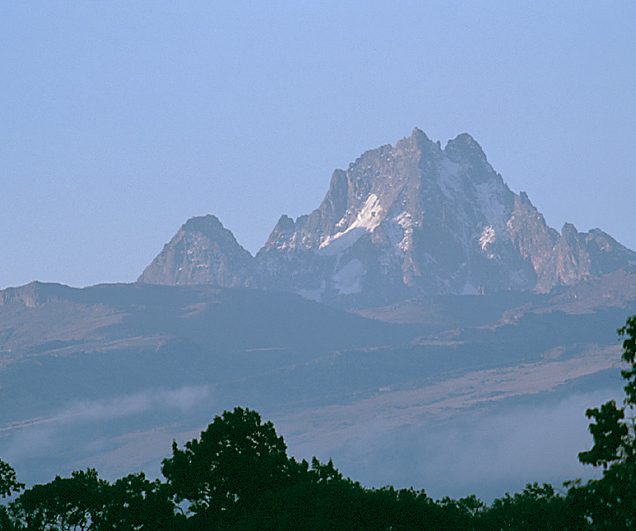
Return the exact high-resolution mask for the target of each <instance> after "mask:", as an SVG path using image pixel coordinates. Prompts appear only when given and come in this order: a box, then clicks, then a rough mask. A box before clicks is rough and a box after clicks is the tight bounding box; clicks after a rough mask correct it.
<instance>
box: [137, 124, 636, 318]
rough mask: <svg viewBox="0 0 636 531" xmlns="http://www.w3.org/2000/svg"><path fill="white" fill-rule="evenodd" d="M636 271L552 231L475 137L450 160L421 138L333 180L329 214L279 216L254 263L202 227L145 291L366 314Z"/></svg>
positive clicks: (230, 241) (604, 248)
mask: <svg viewBox="0 0 636 531" xmlns="http://www.w3.org/2000/svg"><path fill="white" fill-rule="evenodd" d="M203 220H206V221H203ZM195 222H196V223H195ZM190 224H196V225H197V227H198V226H199V225H203V226H204V227H203V228H198V229H197V230H194V229H193V228H190V229H189V228H188V226H189V225H190ZM633 262H636V253H634V252H633V251H630V250H629V249H627V248H625V247H623V246H622V245H620V244H619V243H618V242H616V241H615V240H613V239H612V238H611V237H610V236H608V235H607V234H605V233H604V232H602V231H600V230H597V229H595V230H592V231H590V232H589V233H579V232H577V230H576V229H575V228H574V227H573V226H572V225H569V224H566V225H565V226H564V227H563V230H562V232H561V234H559V233H558V232H557V231H556V230H554V229H552V228H550V227H549V226H548V225H547V224H546V222H545V220H544V218H543V216H542V215H541V214H540V212H539V211H538V210H537V209H536V208H535V207H534V205H532V203H531V202H530V200H529V199H528V196H527V195H526V194H525V193H523V192H521V193H520V194H519V195H517V194H515V193H513V192H512V191H511V190H510V189H509V188H508V186H507V185H506V184H505V183H504V181H503V179H502V177H501V176H500V175H499V174H498V173H497V172H496V171H495V170H494V169H493V168H492V167H491V166H490V164H489V163H488V160H487V158H486V155H485V154H484V152H483V151H482V149H481V147H480V146H479V144H478V143H477V142H476V141H475V140H474V139H473V138H472V137H471V136H470V135H468V134H461V135H459V136H458V137H457V138H455V139H453V140H451V141H449V142H448V143H447V145H446V146H445V147H444V148H442V147H441V145H440V143H439V142H433V141H431V140H430V139H429V138H428V137H427V136H426V134H424V133H423V132H422V131H421V130H419V129H415V130H414V131H413V133H412V134H411V135H410V136H409V137H407V138H404V139H402V140H400V141H399V142H397V144H395V145H394V146H391V145H386V146H382V147H380V148H377V149H374V150H371V151H368V152H366V153H364V154H363V155H362V156H361V157H360V158H358V159H357V160H356V161H355V162H353V163H352V164H350V165H349V168H348V169H347V170H336V171H335V172H334V173H333V176H332V178H331V184H330V186H329V191H328V192H327V195H326V196H325V198H324V200H323V201H322V203H321V205H320V206H319V207H318V208H317V209H316V210H314V211H313V212H312V213H310V214H309V215H305V216H301V217H299V218H298V219H296V220H293V219H291V218H289V217H287V216H282V217H281V218H280V220H279V221H278V223H277V224H276V226H275V228H274V230H273V231H272V233H271V235H270V237H269V238H268V240H267V242H266V243H265V245H264V246H263V248H262V249H261V250H260V251H259V252H258V253H257V255H256V257H255V258H252V257H251V256H250V255H249V253H247V251H245V250H244V249H242V248H241V247H240V246H239V245H238V244H237V243H236V240H234V238H233V236H232V235H231V233H229V231H227V230H225V229H223V227H222V226H221V224H220V223H219V222H218V220H216V218H214V217H212V216H208V217H206V218H195V219H193V220H190V221H189V222H188V223H186V225H184V227H182V229H181V230H180V231H179V233H177V235H176V236H175V237H174V238H173V239H172V240H171V242H170V243H169V244H168V245H167V246H166V247H165V248H164V250H163V252H162V253H161V254H160V255H159V256H158V257H157V258H156V259H155V261H154V262H153V263H152V264H151V265H150V266H149V267H148V269H146V271H145V272H144V274H143V275H142V276H141V277H140V281H143V282H161V283H168V284H170V283H172V284H187V283H190V284H191V283H213V284H218V285H221V286H236V285H243V286H253V285H256V286H258V287H261V288H265V289H277V290H285V291H293V292H296V293H299V294H301V295H303V296H305V297H307V298H312V299H315V300H320V301H323V302H330V303H342V304H346V305H349V306H361V305H368V304H383V303H389V302H392V301H396V300H401V299H405V298H410V297H414V296H419V295H426V294H444V293H451V294H478V293H488V292H495V291H501V290H513V291H517V290H519V291H527V290H532V291H536V292H541V293H545V292H549V291H551V290H553V289H554V288H555V287H557V286H561V285H571V284H575V283H577V282H580V281H582V280H585V279H587V278H590V277H592V276H598V275H602V274H605V273H609V272H612V271H615V270H617V269H620V268H623V267H627V266H630V263H633Z"/></svg>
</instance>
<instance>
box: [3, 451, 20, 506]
mask: <svg viewBox="0 0 636 531" xmlns="http://www.w3.org/2000/svg"><path fill="white" fill-rule="evenodd" d="M23 488H24V483H19V482H18V480H17V477H16V475H15V470H13V467H11V465H10V464H9V463H6V462H5V461H3V460H2V459H0V498H6V497H8V496H11V495H12V494H15V493H18V492H20V491H21V490H22V489H23Z"/></svg>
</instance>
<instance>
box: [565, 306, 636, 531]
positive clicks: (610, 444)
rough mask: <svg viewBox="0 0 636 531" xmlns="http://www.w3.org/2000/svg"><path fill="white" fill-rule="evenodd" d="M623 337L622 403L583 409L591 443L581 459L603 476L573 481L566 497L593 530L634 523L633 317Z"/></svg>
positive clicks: (635, 375)
mask: <svg viewBox="0 0 636 531" xmlns="http://www.w3.org/2000/svg"><path fill="white" fill-rule="evenodd" d="M618 334H619V336H620V337H622V338H623V355H622V360H623V361H624V362H625V363H626V364H627V368H625V369H623V370H622V371H621V374H622V376H623V379H624V380H625V382H626V383H625V386H624V390H625V398H624V400H623V405H622V406H618V405H617V404H616V402H615V401H613V400H612V401H609V402H606V403H605V404H603V405H602V406H601V407H600V408H592V409H588V410H587V411H586V415H587V417H588V418H590V419H592V422H591V423H590V428H589V429H590V433H591V434H592V437H593V440H594V444H593V446H592V448H591V449H590V450H588V451H586V452H581V453H580V454H579V460H580V461H581V462H582V463H585V464H590V465H593V466H602V467H603V477H602V478H601V479H600V480H593V481H590V482H588V483H587V484H586V485H584V486H580V485H575V486H573V488H572V489H571V491H570V493H569V496H570V497H571V498H572V499H573V500H574V501H575V503H577V505H578V506H579V507H581V508H582V510H583V512H584V513H585V514H586V516H587V517H588V518H589V519H590V520H591V521H592V523H593V527H594V529H612V530H617V529H634V528H635V527H636V430H635V426H636V421H635V415H634V410H635V408H636V316H633V317H630V318H628V319H627V322H626V324H625V326H623V327H622V328H619V329H618Z"/></svg>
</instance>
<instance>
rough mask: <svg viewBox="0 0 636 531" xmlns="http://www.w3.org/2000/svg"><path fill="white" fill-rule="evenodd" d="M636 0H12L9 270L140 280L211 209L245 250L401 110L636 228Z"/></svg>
mask: <svg viewBox="0 0 636 531" xmlns="http://www.w3.org/2000/svg"><path fill="white" fill-rule="evenodd" d="M635 21H636V3H634V2H631V1H624V2H620V1H615V2H605V3H602V2H587V1H583V0H578V1H560V2H547V1H546V2H531V1H527V2H522V1H501V2H492V1H482V2H454V1H440V2H425V1H417V2H409V1H387V2H373V1H358V2H351V1H342V0H341V1H323V2H305V1H287V2H275V1H272V2H263V1H259V2H226V3H222V2H161V1H154V2H127V1H126V2H123V1H122V2H115V1H113V2H70V1H68V2H36V1H34V2H3V3H2V4H1V5H0V64H1V65H2V73H3V75H2V83H1V84H0V201H2V203H1V206H0V245H1V246H2V250H3V252H2V260H0V287H5V286H9V285H19V284H24V283H26V282H29V281H31V280H34V279H39V280H45V281H57V282H63V283H68V284H71V285H80V286H81V285H87V284H93V283H98V282H112V281H132V280H134V279H135V278H136V276H137V275H138V274H139V273H140V272H141V271H142V270H143V268H144V267H145V265H146V264H147V263H149V262H150V260H151V259H152V258H153V257H154V255H155V254H156V253H157V252H159V251H160V249H161V247H162V245H163V244H164V243H165V242H166V241H167V240H168V239H169V238H170V237H171V236H172V235H173V233H174V232H175V231H176V230H177V229H178V227H179V226H180V225H181V224H182V223H183V222H184V221H185V220H186V219H187V218H189V217H191V216H193V215H199V214H206V213H214V214H216V215H217V216H218V217H219V218H220V219H221V221H222V222H223V223H224V224H225V225H226V226H227V227H228V228H230V229H231V230H232V231H233V232H234V234H235V235H236V237H237V239H238V240H239V242H241V243H242V244H243V245H244V246H245V247H247V248H248V249H249V250H250V251H252V252H254V251H256V250H257V249H258V247H259V246H260V245H261V244H262V243H263V242H264V240H265V239H266V237H267V235H268V234H269V231H270V230H271V229H272V228H273V226H274V224H275V223H276V221H277V219H278V217H279V216H280V214H283V213H286V214H289V215H292V216H297V215H300V214H304V213H307V212H309V211H310V210H312V209H313V208H315V207H316V206H318V204H319V202H320V200H321V199H322V197H323V195H324V193H325V192H326V190H327V186H328V182H329V178H330V176H331V172H332V171H333V169H334V168H337V167H346V166H347V165H348V163H349V162H350V161H352V160H353V159H355V158H356V157H357V156H358V155H359V154H361V152H362V151H364V150H366V149H370V148H373V147H376V146H378V145H381V144H386V143H393V142H395V141H396V140H397V139H399V138H401V137H403V136H406V135H408V134H410V131H411V130H412V128H413V127H414V126H418V127H420V128H421V129H423V130H424V131H425V132H426V133H427V134H428V135H429V136H430V137H431V138H433V139H435V140H437V139H439V140H441V141H442V143H444V142H445V141H446V140H448V139H449V138H452V137H454V136H456V135H457V134H458V133H461V132H464V131H467V132H470V133H471V134H472V135H473V136H474V137H475V138H476V139H477V140H478V142H480V144H481V145H482V147H483V148H484V150H485V151H486V153H487V155H488V157H489V160H490V162H491V163H492V164H493V166H494V167H495V169H497V170H498V171H499V172H500V173H502V175H503V176H504V179H505V180H506V181H507V183H508V184H509V186H510V187H511V188H512V189H513V190H514V191H520V190H524V191H527V192H528V194H529V195H530V198H531V199H532V200H533V202H534V203H535V204H536V205H537V206H538V207H539V209H540V210H541V211H542V212H543V213H544V214H545V215H546V218H547V220H548V222H549V223H550V224H552V225H554V226H556V227H557V228H559V229H560V228H561V226H562V224H563V223H564V222H565V221H571V222H574V223H575V225H576V226H577V228H579V230H588V229H590V228H594V227H600V228H602V229H604V230H606V231H607V232H609V233H610V234H612V235H613V236H614V237H616V238H617V239H618V240H619V241H621V242H623V243H624V244H626V245H628V246H630V247H631V248H636V231H635V230H634V229H635V228H636V223H635V217H634V207H633V203H634V197H635V196H636V175H635V173H636V170H635V168H636V127H635V126H634V124H636V68H634V59H635V57H636V32H634V30H633V26H634V23H635Z"/></svg>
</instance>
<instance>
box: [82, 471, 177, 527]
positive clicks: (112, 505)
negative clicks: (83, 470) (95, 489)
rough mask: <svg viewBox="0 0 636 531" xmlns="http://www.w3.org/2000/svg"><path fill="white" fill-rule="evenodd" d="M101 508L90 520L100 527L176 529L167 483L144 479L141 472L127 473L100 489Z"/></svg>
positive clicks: (173, 508)
mask: <svg viewBox="0 0 636 531" xmlns="http://www.w3.org/2000/svg"><path fill="white" fill-rule="evenodd" d="M102 495H103V500H102V502H103V509H102V511H101V513H100V514H99V516H98V517H97V518H96V521H95V522H94V526H93V527H94V528H95V529H99V530H100V531H107V530H112V531H119V530H121V529H126V530H129V531H134V530H140V529H161V530H163V531H168V530H170V529H176V528H177V525H176V522H175V507H174V504H173V503H172V502H171V501H170V497H169V492H168V489H167V486H166V485H165V484H163V483H161V482H160V481H158V480H155V481H150V480H148V479H146V476H145V475H144V473H143V472H141V473H138V474H130V475H128V476H125V477H123V478H120V479H118V480H117V481H115V482H114V483H113V484H112V485H107V486H105V487H104V489H103V491H102Z"/></svg>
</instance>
